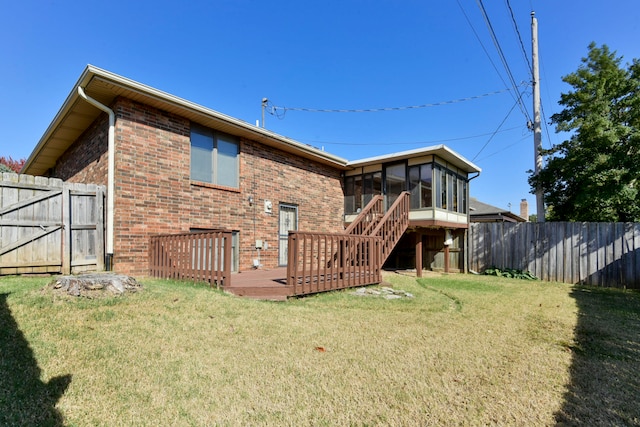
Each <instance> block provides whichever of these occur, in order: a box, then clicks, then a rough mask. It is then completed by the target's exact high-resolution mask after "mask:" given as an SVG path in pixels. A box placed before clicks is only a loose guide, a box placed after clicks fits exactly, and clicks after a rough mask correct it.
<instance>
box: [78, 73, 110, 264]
mask: <svg viewBox="0 0 640 427" xmlns="http://www.w3.org/2000/svg"><path fill="white" fill-rule="evenodd" d="M78 95H80V97H81V98H82V99H84V100H85V101H87V102H88V103H89V104H91V105H93V106H94V107H96V108H98V109H100V110H102V111H104V112H105V113H107V114H108V115H109V135H108V151H107V158H108V161H107V242H106V243H107V244H106V246H107V247H106V252H107V253H106V255H105V270H107V271H111V270H113V217H114V215H113V196H114V190H115V185H114V181H115V180H114V171H115V165H116V159H115V151H116V150H115V128H116V115H115V113H114V112H113V110H112V109H111V108H109V107H107V106H106V105H104V104H101V103H100V102H98V101H96V100H95V99H93V98H91V97H89V96H87V95H86V94H85V93H84V89H83V88H82V87H80V86H78Z"/></svg>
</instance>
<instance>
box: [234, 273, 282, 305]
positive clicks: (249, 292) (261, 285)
mask: <svg viewBox="0 0 640 427" xmlns="http://www.w3.org/2000/svg"><path fill="white" fill-rule="evenodd" d="M224 290H225V291H227V292H230V293H232V294H234V295H238V296H243V297H248V298H255V299H264V300H272V301H284V300H286V299H287V297H289V296H292V295H293V287H291V286H287V268H286V267H281V268H274V269H271V270H264V269H258V270H248V271H242V272H240V273H233V276H232V278H231V286H227V287H225V288H224Z"/></svg>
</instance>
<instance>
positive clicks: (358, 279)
mask: <svg viewBox="0 0 640 427" xmlns="http://www.w3.org/2000/svg"><path fill="white" fill-rule="evenodd" d="M381 245H382V239H381V238H380V237H375V236H358V235H349V234H327V233H311V232H301V231H292V232H290V233H289V253H288V265H287V285H288V286H291V287H292V288H293V295H305V294H311V293H316V292H324V291H331V290H335V289H343V288H350V287H353V286H364V285H371V284H374V283H380V282H381V281H382V273H381V271H382V260H381V253H382V251H381Z"/></svg>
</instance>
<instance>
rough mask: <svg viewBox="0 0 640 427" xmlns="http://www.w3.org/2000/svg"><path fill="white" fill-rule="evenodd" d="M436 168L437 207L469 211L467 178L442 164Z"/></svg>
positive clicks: (458, 211)
mask: <svg viewBox="0 0 640 427" xmlns="http://www.w3.org/2000/svg"><path fill="white" fill-rule="evenodd" d="M434 168H435V175H434V179H435V195H436V197H435V199H436V207H438V208H441V209H446V210H450V211H452V212H457V213H467V185H468V184H467V183H468V181H467V178H466V176H464V175H458V174H457V173H456V172H454V171H451V170H449V169H446V168H444V167H442V166H438V165H436V166H434Z"/></svg>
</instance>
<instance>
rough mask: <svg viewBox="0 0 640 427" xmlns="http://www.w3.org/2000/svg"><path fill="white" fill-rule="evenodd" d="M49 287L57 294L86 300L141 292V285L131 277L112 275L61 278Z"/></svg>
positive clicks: (99, 274)
mask: <svg viewBox="0 0 640 427" xmlns="http://www.w3.org/2000/svg"><path fill="white" fill-rule="evenodd" d="M49 286H50V287H51V288H52V289H53V290H54V291H57V292H62V293H66V294H68V295H72V296H76V297H79V296H83V297H88V298H97V297H100V296H108V295H116V296H117V295H123V294H125V293H127V292H137V291H139V290H142V285H141V284H140V283H138V282H137V281H136V279H134V278H133V277H130V276H125V275H123V274H114V273H95V274H82V275H79V276H61V277H58V278H57V279H56V280H55V281H53V282H51V283H50V284H49Z"/></svg>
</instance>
